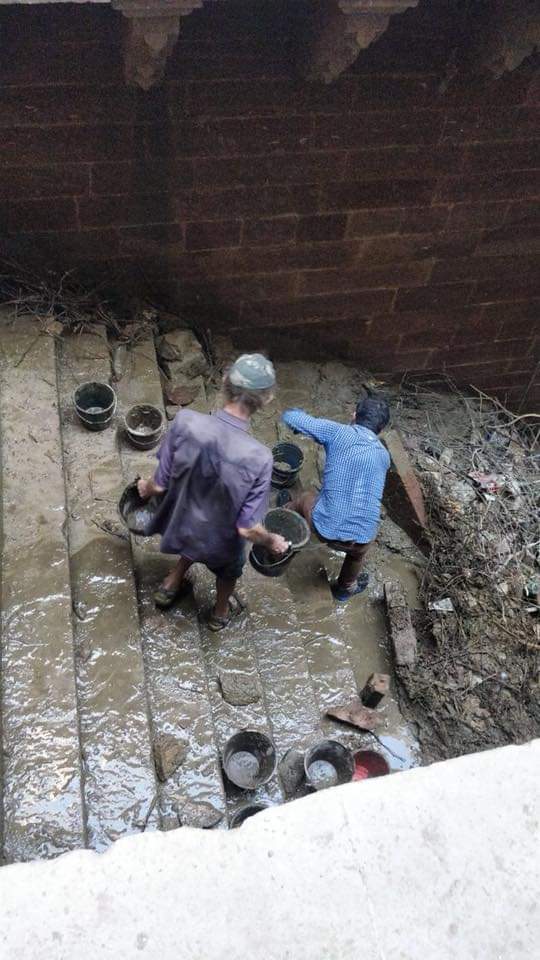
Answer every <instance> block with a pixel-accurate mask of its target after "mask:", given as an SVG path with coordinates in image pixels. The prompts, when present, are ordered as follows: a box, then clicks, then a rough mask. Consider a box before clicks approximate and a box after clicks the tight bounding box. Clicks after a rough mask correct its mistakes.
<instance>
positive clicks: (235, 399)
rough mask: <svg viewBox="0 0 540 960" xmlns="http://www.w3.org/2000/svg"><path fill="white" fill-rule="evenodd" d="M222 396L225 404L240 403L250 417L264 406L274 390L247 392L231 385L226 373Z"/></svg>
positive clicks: (271, 388) (269, 388)
mask: <svg viewBox="0 0 540 960" xmlns="http://www.w3.org/2000/svg"><path fill="white" fill-rule="evenodd" d="M222 391H223V395H224V397H225V402H226V403H241V404H242V406H243V407H245V408H246V410H247V411H248V412H249V414H250V415H251V416H252V415H253V414H254V413H257V412H258V411H259V410H261V409H262V407H264V406H265V404H266V403H267V401H268V399H269V398H270V397H272V396H273V395H274V388H273V387H268V388H267V389H266V390H247V389H246V387H237V386H236V385H235V384H234V383H231V381H230V380H229V377H228V373H226V374H225V376H224V378H223V387H222Z"/></svg>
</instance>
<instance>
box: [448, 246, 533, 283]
mask: <svg viewBox="0 0 540 960" xmlns="http://www.w3.org/2000/svg"><path fill="white" fill-rule="evenodd" d="M479 253H480V251H479ZM538 263H539V261H538V259H537V258H535V257H492V256H480V255H478V256H474V257H456V258H455V259H453V260H440V261H439V262H438V263H436V264H435V266H434V268H433V276H432V279H433V283H448V282H450V281H455V280H482V279H484V278H486V277H494V278H496V279H501V278H503V277H515V276H519V275H521V274H523V273H528V272H529V271H534V270H536V268H537V266H538Z"/></svg>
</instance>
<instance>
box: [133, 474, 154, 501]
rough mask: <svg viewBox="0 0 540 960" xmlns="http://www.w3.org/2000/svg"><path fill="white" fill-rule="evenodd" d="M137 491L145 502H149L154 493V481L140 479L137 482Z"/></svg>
mask: <svg viewBox="0 0 540 960" xmlns="http://www.w3.org/2000/svg"><path fill="white" fill-rule="evenodd" d="M137 491H138V493H139V496H140V497H142V499H143V500H148V497H151V496H152V494H153V492H154V489H153V482H152V480H143V478H142V477H139V479H138V480H137Z"/></svg>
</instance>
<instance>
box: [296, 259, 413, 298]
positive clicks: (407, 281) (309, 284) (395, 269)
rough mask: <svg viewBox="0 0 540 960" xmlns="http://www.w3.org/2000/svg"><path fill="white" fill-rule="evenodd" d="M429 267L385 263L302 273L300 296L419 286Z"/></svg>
mask: <svg viewBox="0 0 540 960" xmlns="http://www.w3.org/2000/svg"><path fill="white" fill-rule="evenodd" d="M430 273H431V263H429V262H428V261H424V262H422V263H420V262H415V261H409V262H405V263H402V264H399V263H387V264H383V265H382V266H379V267H375V266H373V267H371V266H370V265H369V264H367V263H363V262H361V263H357V264H355V265H354V266H352V267H345V268H343V269H341V270H340V269H330V270H313V271H308V272H306V273H303V274H302V275H301V279H300V293H301V294H314V293H339V292H345V291H349V290H366V289H373V288H378V287H382V288H393V289H394V290H395V289H397V288H398V287H417V286H422V285H423V284H424V283H426V281H427V280H428V279H429V275H430Z"/></svg>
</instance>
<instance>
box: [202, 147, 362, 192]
mask: <svg viewBox="0 0 540 960" xmlns="http://www.w3.org/2000/svg"><path fill="white" fill-rule="evenodd" d="M345 159H346V154H345V153H342V154H338V153H330V154H327V153H303V154H302V155H301V156H298V155H296V154H292V155H291V154H284V155H283V156H253V157H236V158H228V157H227V158H225V157H223V158H216V159H212V158H210V159H205V158H200V159H198V160H196V161H195V168H194V169H195V186H196V187H201V188H203V189H207V188H209V187H213V186H214V185H215V184H216V183H219V185H220V186H221V187H233V186H250V185H252V184H257V183H261V184H265V183H319V182H323V181H327V180H335V179H339V178H340V175H341V170H342V169H343V167H344V163H345Z"/></svg>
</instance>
